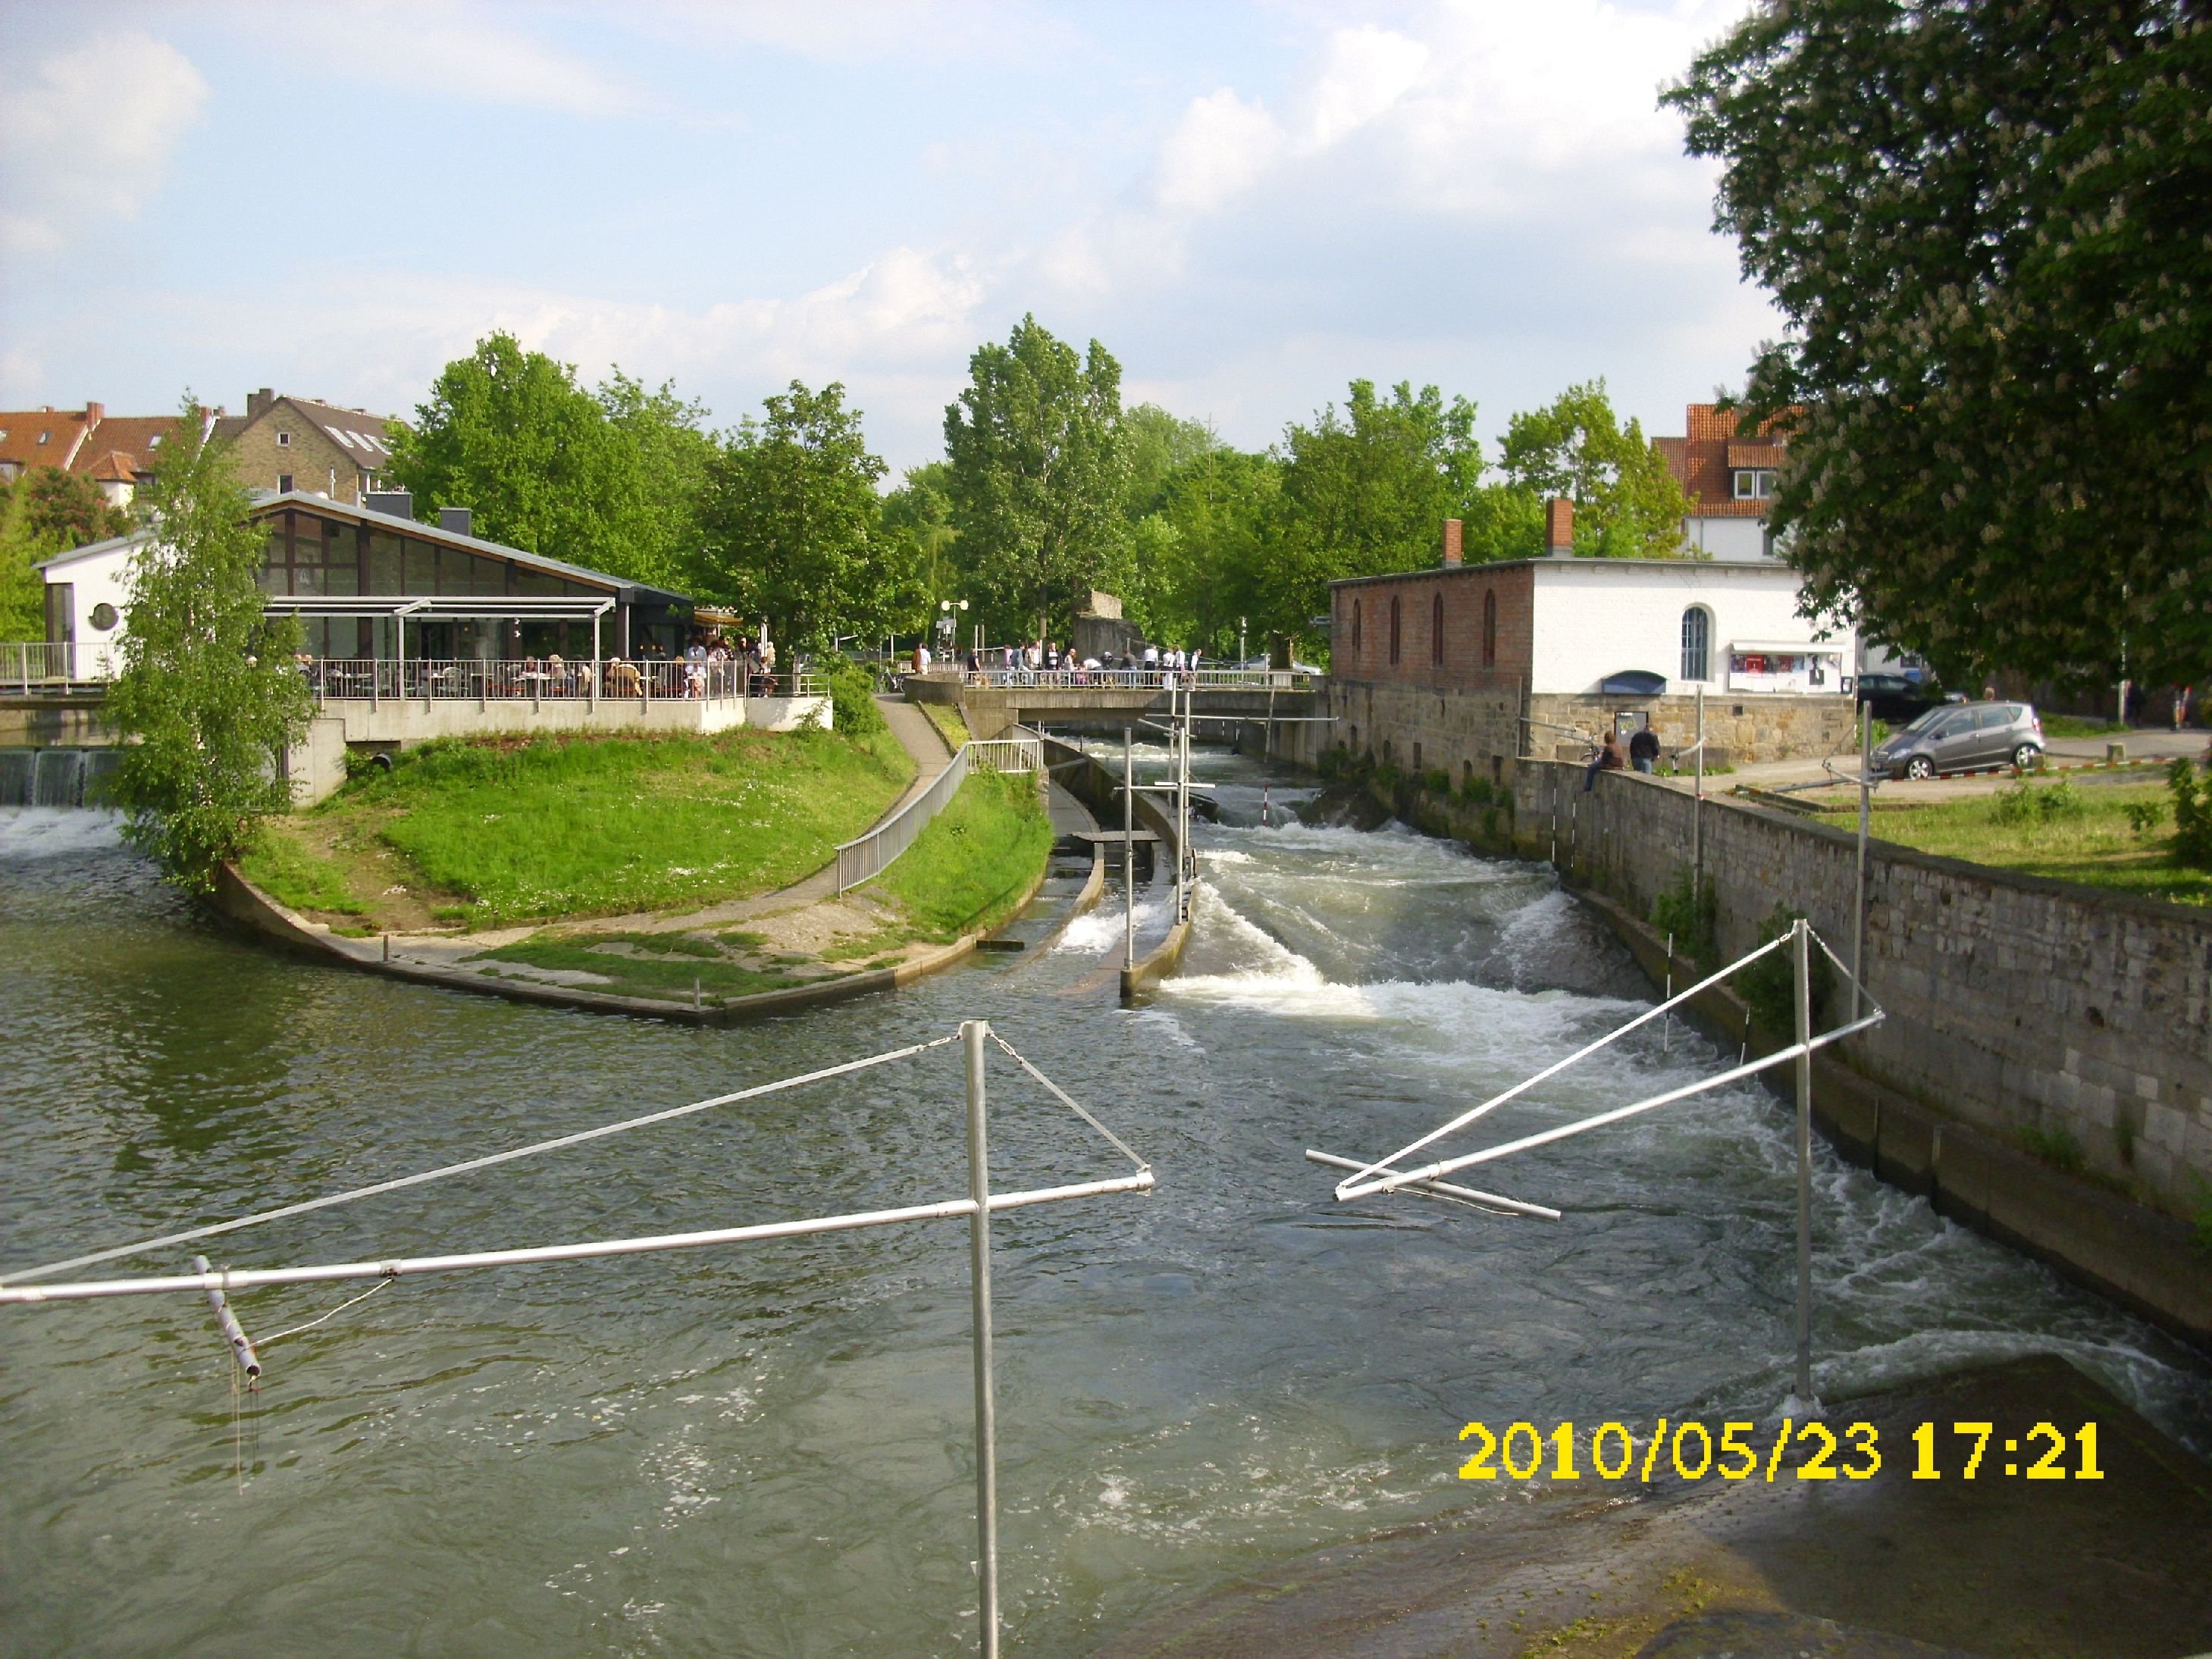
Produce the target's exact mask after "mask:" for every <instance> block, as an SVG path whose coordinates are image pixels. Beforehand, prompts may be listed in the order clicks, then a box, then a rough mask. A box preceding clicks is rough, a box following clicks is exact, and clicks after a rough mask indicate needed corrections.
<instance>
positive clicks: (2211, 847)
mask: <svg viewBox="0 0 2212 1659" xmlns="http://www.w3.org/2000/svg"><path fill="white" fill-rule="evenodd" d="M2166 787H2167V788H2168V789H2170V790H2172V792H2173V857H2174V861H2175V862H2176V863H2177V864H2185V865H2187V866H2189V867H2190V868H2191V869H2192V870H2212V787H2208V786H2206V785H2204V784H2202V783H2200V782H2198V781H2197V769H2196V767H2195V766H2193V765H2191V763H2189V762H2188V761H2186V760H2178V761H2176V762H2174V763H2173V764H2172V766H2169V767H2168V768H2166Z"/></svg>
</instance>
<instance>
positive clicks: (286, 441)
mask: <svg viewBox="0 0 2212 1659" xmlns="http://www.w3.org/2000/svg"><path fill="white" fill-rule="evenodd" d="M276 447H277V448H279V449H289V448H290V447H292V435H291V434H290V433H289V432H280V433H278V434H277V435H276ZM1742 476H1743V474H1741V472H1739V473H1737V474H1736V477H1739V478H1740V477H1742Z"/></svg>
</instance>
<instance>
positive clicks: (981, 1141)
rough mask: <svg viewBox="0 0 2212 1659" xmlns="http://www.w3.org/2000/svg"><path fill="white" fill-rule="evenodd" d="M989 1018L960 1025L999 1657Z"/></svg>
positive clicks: (981, 1531) (992, 1653) (983, 1627)
mask: <svg viewBox="0 0 2212 1659" xmlns="http://www.w3.org/2000/svg"><path fill="white" fill-rule="evenodd" d="M990 1029H991V1028H990V1025H989V1024H988V1023H987V1022H986V1021H983V1020H980V1019H971V1020H969V1021H967V1022H965V1023H964V1024H962V1026H961V1027H960V1043H961V1050H962V1053H963V1056H964V1058H965V1059H966V1060H967V1071H968V1192H969V1197H970V1198H972V1199H973V1200H975V1213H974V1214H973V1215H971V1216H970V1217H969V1218H968V1255H969V1259H968V1275H969V1282H970V1284H971V1285H972V1286H973V1288H974V1293H975V1583H976V1595H977V1597H978V1601H977V1602H976V1621H977V1626H978V1631H977V1634H978V1637H979V1638H980V1642H981V1650H982V1654H983V1659H999V1455H998V1422H997V1412H996V1407H995V1404H994V1401H993V1400H992V1397H991V1158H990V1146H989V1141H988V1138H987V1133H986V1130H985V1127H984V1122H983V1039H984V1037H985V1036H986V1035H987V1034H988V1032H989V1031H990Z"/></svg>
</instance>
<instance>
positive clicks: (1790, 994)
mask: <svg viewBox="0 0 2212 1659" xmlns="http://www.w3.org/2000/svg"><path fill="white" fill-rule="evenodd" d="M1804 918H1805V913H1804V912H1803V911H1802V910H1790V909H1785V908H1783V907H1782V906H1781V905H1779V904H1778V905H1776V906H1775V907H1774V908H1773V909H1772V910H1771V911H1770V912H1768V913H1767V917H1766V920H1765V921H1764V922H1762V923H1761V924H1760V925H1759V943H1760V944H1761V945H1767V944H1771V943H1772V942H1773V941H1774V940H1776V939H1780V938H1781V937H1782V936H1783V935H1784V933H1788V932H1789V931H1790V929H1791V928H1792V927H1796V925H1797V924H1798V923H1799V922H1800V921H1803V920H1804ZM1808 965H1809V967H1810V969H1811V979H1812V1006H1813V1009H1814V1018H1816V1019H1817V1018H1819V1012H1820V1007H1821V1006H1822V1005H1823V1004H1825V1003H1826V1001H1827V1000H1828V994H1829V992H1830V991H1832V989H1834V987H1835V978H1836V976H1835V974H1834V972H1833V970H1832V969H1830V968H1829V966H1828V958H1827V957H1826V954H1824V953H1823V952H1822V951H1821V950H1820V946H1819V945H1814V946H1813V947H1812V956H1811V961H1810V963H1809V964H1808ZM1735 988H1736V994H1738V995H1739V996H1741V997H1742V999H1743V1000H1744V1002H1745V1004H1746V1005H1747V1006H1748V1007H1749V1008H1750V1009H1751V1017H1752V1018H1753V1019H1755V1020H1757V1021H1758V1022H1759V1024H1761V1025H1763V1026H1765V1028H1766V1029H1767V1030H1770V1031H1795V1030H1796V1029H1797V964H1796V961H1795V959H1794V953H1793V952H1792V951H1790V950H1789V949H1788V948H1787V947H1784V949H1782V950H1779V951H1768V952H1767V953H1766V955H1765V956H1763V957H1760V958H1759V960H1758V961H1757V962H1754V963H1752V964H1751V966H1750V967H1748V968H1747V969H1744V970H1743V971H1742V972H1741V973H1740V974H1738V975H1736V976H1735Z"/></svg>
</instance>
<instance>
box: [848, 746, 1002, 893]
mask: <svg viewBox="0 0 2212 1659" xmlns="http://www.w3.org/2000/svg"><path fill="white" fill-rule="evenodd" d="M974 766H980V767H982V768H983V769H986V770H987V771H992V772H1042V771H1043V770H1044V744H1043V742H1042V740H1041V739H1039V738H987V739H986V740H984V741H982V742H981V743H973V742H971V743H963V744H961V745H960V751H959V752H958V753H957V754H956V755H954V756H953V757H952V758H951V760H950V761H949V762H947V763H945V769H944V770H943V771H942V772H939V774H938V775H936V776H935V777H933V778H932V779H931V780H930V781H929V787H927V788H926V789H924V790H923V791H922V792H921V793H920V794H919V795H916V796H915V798H914V799H912V800H910V801H908V803H907V804H906V805H904V806H902V807H901V808H900V809H899V810H898V811H897V812H896V814H895V815H894V816H892V817H889V818H886V819H884V822H883V823H879V824H878V825H877V826H876V827H875V828H874V829H871V830H869V831H868V833H867V834H866V835H865V836H857V837H855V838H854V840H851V841H848V842H844V843H842V845H841V846H840V847H839V848H837V890H838V891H839V892H841V893H842V892H845V891H847V890H848V889H851V888H854V887H858V886H859V885H860V884H861V883H863V882H866V881H873V880H874V879H875V878H877V877H878V876H879V875H881V874H882V873H883V872H884V870H885V869H887V868H889V867H890V864H891V862H892V861H893V860H896V858H897V857H898V855H899V854H902V853H903V852H905V851H906V849H907V848H909V847H911V846H913V845H914V844H915V842H916V841H918V840H919V839H920V838H921V832H922V831H923V830H924V829H927V827H928V825H929V821H930V820H931V819H932V818H933V817H936V816H937V815H938V814H939V812H942V811H944V810H945V806H946V805H947V804H948V803H950V802H951V799H952V797H953V796H954V795H955V794H957V793H958V792H959V789H960V786H961V785H962V784H963V783H964V782H966V781H967V779H968V771H969V768H970V767H974Z"/></svg>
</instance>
